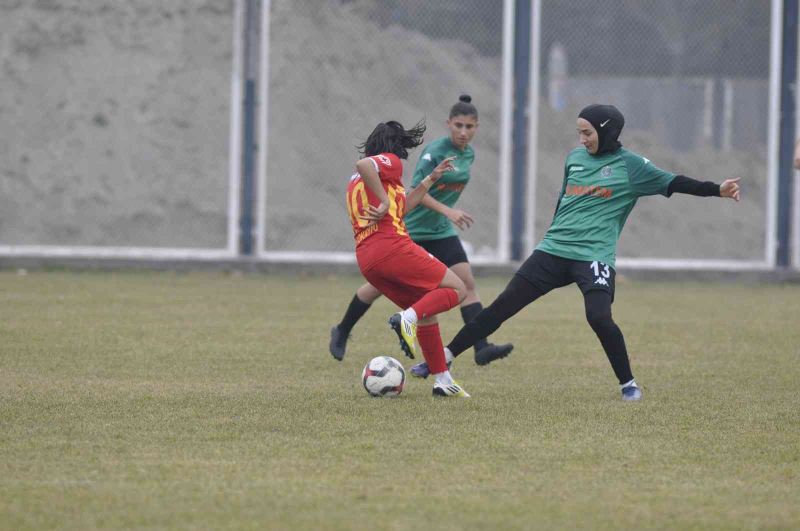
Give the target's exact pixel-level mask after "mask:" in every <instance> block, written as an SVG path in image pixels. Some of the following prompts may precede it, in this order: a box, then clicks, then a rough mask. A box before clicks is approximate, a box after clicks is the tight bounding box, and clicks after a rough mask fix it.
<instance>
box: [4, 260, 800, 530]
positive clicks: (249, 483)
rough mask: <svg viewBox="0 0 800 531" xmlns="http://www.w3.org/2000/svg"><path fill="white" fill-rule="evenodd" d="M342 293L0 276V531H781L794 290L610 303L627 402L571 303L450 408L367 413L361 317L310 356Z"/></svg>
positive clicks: (798, 361)
mask: <svg viewBox="0 0 800 531" xmlns="http://www.w3.org/2000/svg"><path fill="white" fill-rule="evenodd" d="M506 280H507V279H506V278H495V277H490V278H479V279H478V284H479V288H480V291H481V293H482V295H483V299H484V301H485V302H488V301H490V300H491V299H493V298H494V296H495V295H496V294H497V293H498V292H499V291H500V290H501V289H502V287H503V286H504V285H505V282H506ZM358 285H359V278H357V277H355V276H290V275H286V276H275V275H273V276H268V275H227V274H222V273H219V274H216V273H191V274H179V273H133V272H131V273H96V272H92V273H88V272H87V273H66V272H65V273H59V272H54V273H32V274H27V275H17V274H15V273H13V272H4V273H0V529H9V530H24V529H56V528H58V529H98V528H103V529H113V528H127V529H144V528H148V529H153V528H156V529H220V528H226V529H368V528H369V529H487V530H489V529H491V530H495V529H536V528H549V529H555V528H558V529H570V528H593V529H610V528H627V529H633V528H638V527H644V528H672V529H734V528H735V529H756V528H770V529H790V528H794V529H797V528H800V286H797V285H737V284H717V285H708V284H699V283H698V284H692V283H688V284H682V283H665V284H649V283H640V282H625V281H620V282H619V284H618V287H617V303H616V304H615V306H614V310H615V319H616V321H617V322H618V323H619V324H620V326H621V327H622V330H623V332H624V333H625V335H626V339H627V343H628V348H629V351H630V353H631V358H632V364H633V369H634V374H636V377H637V380H638V381H639V382H640V384H642V386H643V389H644V393H645V400H644V401H643V402H641V403H634V404H629V403H623V402H622V401H621V400H620V398H619V390H618V387H617V385H616V380H615V378H614V376H613V373H612V371H611V368H610V366H609V365H608V362H607V361H606V359H605V355H604V354H603V352H602V350H601V348H600V346H599V343H598V341H597V339H596V338H595V337H594V335H593V334H592V332H591V329H590V328H589V327H588V325H586V323H585V321H584V318H583V308H582V300H581V298H580V294H579V293H578V291H577V289H576V288H575V287H568V288H565V289H562V290H559V291H557V292H554V293H552V294H550V295H548V296H547V297H545V298H544V299H542V300H540V301H538V302H536V303H535V304H533V305H531V306H529V307H528V308H526V309H525V310H524V311H523V312H522V313H521V314H519V315H518V316H516V317H515V318H514V319H512V320H511V321H509V322H508V323H506V324H505V325H504V326H503V327H502V328H501V329H500V330H499V331H498V332H497V333H496V334H495V336H494V337H495V339H496V340H497V341H513V342H514V343H515V344H516V346H517V347H516V350H515V351H514V353H513V354H512V355H511V356H510V357H509V358H508V359H505V360H501V361H498V362H496V363H495V364H493V365H490V366H488V367H477V366H476V365H475V364H474V363H473V362H472V359H471V354H472V353H471V351H470V352H466V353H465V354H464V356H463V357H462V358H460V359H459V361H458V362H457V363H456V365H455V366H454V375H455V376H456V377H457V378H459V379H460V380H461V381H462V382H463V383H464V385H465V387H466V388H467V389H468V390H469V392H470V393H472V395H473V398H472V399H469V400H457V401H455V400H449V401H448V400H445V401H435V400H434V399H433V398H432V397H431V395H430V385H431V382H429V381H419V380H413V379H412V380H410V381H409V382H408V383H407V386H406V389H405V391H404V392H403V394H402V396H401V397H399V398H397V399H394V400H391V399H372V398H370V397H368V395H367V394H366V393H365V392H364V390H363V389H362V388H361V387H360V373H361V368H362V367H363V365H364V364H365V363H366V361H367V360H368V359H369V358H371V357H372V356H374V355H378V354H389V355H392V356H394V357H396V358H398V359H399V360H400V361H401V362H402V363H403V364H404V365H405V366H406V368H408V367H409V366H410V363H409V362H408V360H406V359H405V358H403V357H402V355H401V354H400V352H399V350H398V348H397V346H396V340H395V338H394V336H393V334H392V333H391V331H390V330H389V329H388V327H387V326H386V324H385V320H386V318H387V317H388V315H389V314H390V313H391V312H392V311H393V307H392V306H391V305H390V303H388V302H387V301H385V300H381V301H379V302H377V303H376V304H375V305H374V307H373V309H372V310H371V311H370V313H368V314H367V315H366V316H365V318H364V319H363V320H362V322H361V323H359V326H358V327H357V328H356V329H355V330H354V334H353V338H352V340H351V342H350V345H349V350H348V353H347V356H346V357H345V360H344V361H343V362H342V363H338V362H336V361H334V360H333V359H332V358H331V357H330V355H329V354H328V352H327V342H328V332H329V329H330V326H331V325H332V324H333V323H334V322H335V321H336V320H338V318H339V317H340V316H341V314H342V312H343V311H344V309H345V306H346V304H347V303H348V302H349V300H350V298H351V297H352V293H353V290H354V289H355V288H356V287H357V286H358ZM459 319H460V317H459V315H458V312H457V311H453V312H451V313H450V314H448V315H446V316H444V318H443V333H444V336H445V342H447V340H449V339H450V338H451V337H452V335H453V334H454V333H455V332H456V331H457V329H458V327H459Z"/></svg>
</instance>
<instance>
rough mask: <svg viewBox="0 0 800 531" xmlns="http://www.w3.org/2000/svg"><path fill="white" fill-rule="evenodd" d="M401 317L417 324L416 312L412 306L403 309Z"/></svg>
mask: <svg viewBox="0 0 800 531" xmlns="http://www.w3.org/2000/svg"><path fill="white" fill-rule="evenodd" d="M403 318H404V319H405V320H406V321H411V323H412V324H417V312H416V311H414V308H407V309H405V310H403Z"/></svg>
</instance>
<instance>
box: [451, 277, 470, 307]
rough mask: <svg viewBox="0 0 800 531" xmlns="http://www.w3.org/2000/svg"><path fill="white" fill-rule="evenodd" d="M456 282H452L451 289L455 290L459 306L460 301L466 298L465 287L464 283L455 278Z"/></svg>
mask: <svg viewBox="0 0 800 531" xmlns="http://www.w3.org/2000/svg"><path fill="white" fill-rule="evenodd" d="M456 279H457V280H458V281H457V282H454V284H455V285H454V286H453V289H454V290H456V295H458V303H459V304H461V301H463V300H464V299H466V298H467V287H466V286H465V285H464V281H463V280H461V279H460V278H458V277H456Z"/></svg>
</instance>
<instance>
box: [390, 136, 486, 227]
mask: <svg viewBox="0 0 800 531" xmlns="http://www.w3.org/2000/svg"><path fill="white" fill-rule="evenodd" d="M447 157H456V159H455V160H454V161H453V166H454V167H455V170H453V171H449V172H446V173H445V174H444V175H442V178H441V179H439V180H438V181H437V182H436V183H435V184H434V185H433V186H432V187H431V189H430V190H429V191H428V193H429V194H430V196H431V197H433V198H434V199H436V200H437V201H439V202H440V203H443V204H445V205H447V206H448V207H451V208H452V206H453V205H455V204H456V201H458V198H459V197H461V192H463V191H464V188H465V187H466V186H467V183H468V182H469V178H470V175H469V170H470V168H471V167H472V163H473V162H474V160H475V151H474V150H473V149H472V147H471V146H467V147H466V148H464V151H461V150H460V149H458V148H457V147H455V146H454V145H453V143H452V142H451V141H450V137H449V136H443V137H442V138H438V139H436V140H434V141H433V142H431V143H430V144H428V145H427V146H426V147H425V149H424V151H423V152H422V156H420V158H419V161H418V162H417V168H416V169H415V170H414V180H413V182H412V186H414V187H417V186H418V185H419V183H420V181H422V179H424V178H425V177H427V176H428V175H429V174H430V173H431V172H432V171H433V169H434V168H436V166H438V165H439V164H440V163H441V162H442V161H443V160H444V159H446V158H447ZM403 221H405V224H406V228H407V229H408V233H409V234H410V235H411V239H412V240H414V241H425V240H439V239H442V238H448V237H450V236H455V235H456V230H455V228H453V224H452V223H450V220H449V219H447V217H446V216H444V215H442V214H439V213H438V212H436V211H434V210H431V209H429V208H427V207H424V206H422V205H421V204H420V205H419V206H418V207H417V208H415V209H414V210H412V211H411V212H409V213H408V214H406V216H405V218H404V220H403Z"/></svg>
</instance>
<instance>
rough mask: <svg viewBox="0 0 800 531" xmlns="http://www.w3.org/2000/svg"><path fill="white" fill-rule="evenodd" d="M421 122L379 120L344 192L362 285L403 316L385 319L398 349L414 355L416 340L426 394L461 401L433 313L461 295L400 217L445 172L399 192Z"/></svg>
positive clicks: (445, 165)
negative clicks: (429, 379) (427, 381)
mask: <svg viewBox="0 0 800 531" xmlns="http://www.w3.org/2000/svg"><path fill="white" fill-rule="evenodd" d="M424 132H425V125H424V124H423V123H422V122H420V123H418V124H417V125H416V126H414V127H413V128H411V129H409V130H406V129H404V128H403V126H402V125H401V124H400V123H398V122H394V121H390V122H386V123H380V124H378V126H377V127H375V129H374V130H373V131H372V133H371V134H370V135H369V137H368V138H367V140H366V141H365V142H364V143H363V144H361V145H359V146H358V148H359V153H360V154H362V155H363V156H364V158H362V159H361V160H359V161H358V162H357V163H356V170H357V173H356V174H354V175H353V176H352V177H351V178H350V184H349V185H348V187H347V210H348V212H349V213H350V221H351V223H352V225H353V233H354V236H355V240H356V259H357V261H358V267H359V269H361V273H362V274H363V275H364V278H366V279H367V281H368V282H369V283H370V284H372V285H373V286H375V287H376V288H378V289H379V290H380V291H381V293H383V294H384V295H385V296H386V297H387V298H388V299H389V300H391V301H392V302H394V303H395V304H397V305H398V306H399V307H400V308H404V310H403V311H401V312H398V313H396V314H394V315H392V316H391V317H390V318H389V325H390V326H391V327H392V329H393V330H394V331H395V333H396V334H397V336H398V338H399V339H400V347H401V348H402V349H403V352H404V353H405V354H406V355H407V356H408V357H410V358H414V354H415V352H416V342H417V341H419V345H420V347H421V349H422V355H423V356H424V357H425V361H426V362H427V364H428V367H429V368H430V371H431V374H433V376H434V377H435V380H436V381H435V383H434V385H433V395H434V396H443V397H468V396H469V394H468V393H467V392H466V391H465V390H464V389H463V388H462V387H461V385H460V384H458V383H457V382H455V381H454V380H453V378H452V376H451V375H450V371H449V370H448V368H447V363H446V362H445V356H444V346H443V344H442V337H441V334H440V333H439V323H438V322H437V320H436V315H437V314H439V313H441V312H444V311H447V310H449V309H451V308H454V307H455V306H458V304H459V303H460V302H461V300H462V299H463V298H464V297H465V296H466V287H465V286H464V283H463V282H462V281H461V279H460V278H458V276H456V274H455V273H453V272H452V271H451V270H450V269H448V268H447V266H445V265H444V264H443V263H442V262H440V261H439V260H437V259H436V258H434V257H433V256H431V255H430V254H429V253H428V252H427V251H425V250H424V249H423V248H422V247H420V246H419V245H417V244H416V243H414V242H413V241H412V240H411V238H410V237H409V236H408V231H407V230H406V226H405V223H403V216H404V215H405V213H406V212H407V211H408V210H411V209H413V208H414V207H415V206H417V205H418V204H419V202H420V201H421V200H422V198H423V197H424V196H425V194H426V193H427V191H428V190H429V189H430V187H431V185H432V184H433V183H435V182H436V181H437V180H439V178H440V177H441V176H442V173H444V172H445V171H448V170H452V168H453V165H452V158H448V159H445V160H443V161H442V162H441V164H439V165H438V166H436V168H434V169H433V171H432V172H431V173H430V175H428V176H427V177H425V178H424V179H423V180H422V181H421V182H420V184H419V185H418V186H417V187H416V188H414V189H413V190H411V191H410V192H409V193H408V194H406V192H405V188H403V181H402V177H403V163H402V161H401V159H406V158H408V150H409V149H411V148H415V147H417V146H419V145H420V144H422V135H423V134H424Z"/></svg>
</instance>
